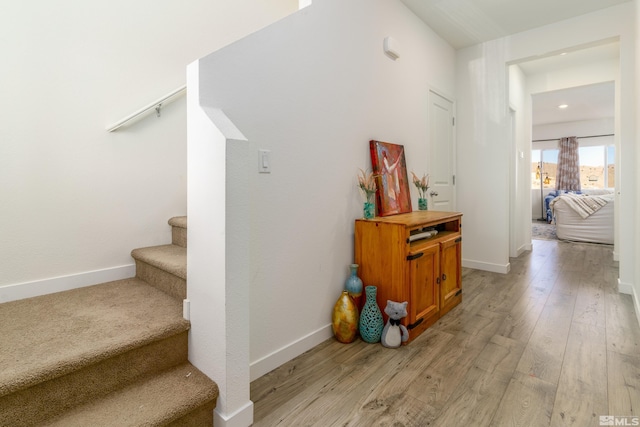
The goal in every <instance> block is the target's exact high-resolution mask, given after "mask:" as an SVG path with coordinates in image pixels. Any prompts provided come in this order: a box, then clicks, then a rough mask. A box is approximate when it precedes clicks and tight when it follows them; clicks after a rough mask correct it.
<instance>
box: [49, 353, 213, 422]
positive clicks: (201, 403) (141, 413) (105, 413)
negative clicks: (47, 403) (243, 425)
mask: <svg viewBox="0 0 640 427" xmlns="http://www.w3.org/2000/svg"><path fill="white" fill-rule="evenodd" d="M217 396H218V389H217V387H216V385H215V383H213V382H212V381H211V380H210V379H209V378H207V377H206V376H205V375H204V374H202V373H201V372H200V371H198V370H197V369H196V368H195V367H194V366H193V365H191V364H190V363H184V364H182V365H180V366H177V367H175V368H172V369H170V370H168V371H165V372H163V373H161V374H160V375H156V376H154V377H151V378H146V379H144V380H141V381H138V382H136V383H134V384H132V385H130V386H128V387H126V388H124V389H122V390H119V391H118V392H117V393H112V394H109V395H107V396H104V397H102V398H100V399H96V400H93V401H90V402H88V403H86V404H84V405H82V406H79V407H76V408H74V409H73V410H71V411H69V412H67V413H65V414H64V415H62V416H61V417H58V418H55V419H53V420H50V421H49V422H47V423H44V424H43V425H44V426H48V427H87V426H101V427H123V426H174V427H178V426H180V427H185V426H212V425H213V409H214V407H215V401H216V398H217Z"/></svg>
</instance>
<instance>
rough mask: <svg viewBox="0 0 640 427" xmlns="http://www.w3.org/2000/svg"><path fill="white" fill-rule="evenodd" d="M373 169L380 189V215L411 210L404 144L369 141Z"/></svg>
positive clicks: (378, 200)
mask: <svg viewBox="0 0 640 427" xmlns="http://www.w3.org/2000/svg"><path fill="white" fill-rule="evenodd" d="M369 149H370V151H371V169H372V170H373V175H374V176H375V177H376V184H377V186H378V190H377V191H376V202H377V203H376V204H377V206H378V215H380V216H388V215H396V214H400V213H406V212H411V194H410V193H409V180H408V179H407V163H406V162H405V158H404V146H402V145H398V144H392V143H390V142H382V141H369Z"/></svg>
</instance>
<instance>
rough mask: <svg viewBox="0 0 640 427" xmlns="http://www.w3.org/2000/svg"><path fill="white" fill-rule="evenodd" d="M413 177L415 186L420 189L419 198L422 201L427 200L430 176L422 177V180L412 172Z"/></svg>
mask: <svg viewBox="0 0 640 427" xmlns="http://www.w3.org/2000/svg"><path fill="white" fill-rule="evenodd" d="M411 175H413V184H414V185H415V186H416V187H417V188H418V196H419V197H420V198H421V199H426V198H427V190H428V189H429V175H428V174H426V175H422V178H418V176H417V175H416V174H415V173H413V171H412V172H411Z"/></svg>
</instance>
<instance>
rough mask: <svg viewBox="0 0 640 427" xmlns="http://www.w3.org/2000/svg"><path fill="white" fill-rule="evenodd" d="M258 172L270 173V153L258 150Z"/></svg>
mask: <svg viewBox="0 0 640 427" xmlns="http://www.w3.org/2000/svg"><path fill="white" fill-rule="evenodd" d="M258 172H260V173H271V151H270V150H258Z"/></svg>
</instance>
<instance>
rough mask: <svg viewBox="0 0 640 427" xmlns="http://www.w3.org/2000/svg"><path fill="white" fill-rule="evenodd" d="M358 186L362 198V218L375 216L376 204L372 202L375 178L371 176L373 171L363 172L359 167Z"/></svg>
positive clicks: (374, 191)
mask: <svg viewBox="0 0 640 427" xmlns="http://www.w3.org/2000/svg"><path fill="white" fill-rule="evenodd" d="M358 187H359V188H360V192H361V193H362V196H363V198H364V218H365V219H371V218H373V217H374V216H376V205H375V203H374V196H375V194H376V189H377V185H376V180H375V178H374V176H373V172H369V173H367V172H365V171H363V170H362V169H360V173H359V174H358Z"/></svg>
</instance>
